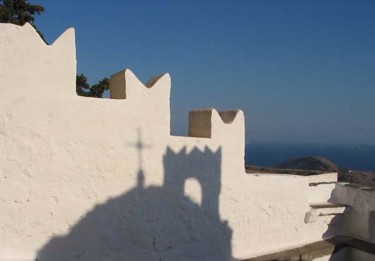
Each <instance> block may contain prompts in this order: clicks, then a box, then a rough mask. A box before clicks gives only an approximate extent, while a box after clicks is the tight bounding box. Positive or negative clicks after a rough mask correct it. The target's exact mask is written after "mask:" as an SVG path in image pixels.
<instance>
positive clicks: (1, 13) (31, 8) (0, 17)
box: [0, 0, 44, 40]
mask: <svg viewBox="0 0 375 261" xmlns="http://www.w3.org/2000/svg"><path fill="white" fill-rule="evenodd" d="M43 12H44V7H43V6H41V5H33V4H30V3H29V2H28V1H27V0H0V23H12V24H17V25H24V24H25V23H30V24H31V25H32V26H33V27H34V28H35V29H36V30H37V32H38V33H39V35H40V36H41V37H42V39H43V40H44V37H43V34H42V33H41V32H40V31H39V30H38V29H37V28H36V26H35V23H34V19H35V15H40V14H41V13H43Z"/></svg>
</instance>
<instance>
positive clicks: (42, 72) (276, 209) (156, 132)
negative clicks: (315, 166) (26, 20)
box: [0, 24, 372, 261]
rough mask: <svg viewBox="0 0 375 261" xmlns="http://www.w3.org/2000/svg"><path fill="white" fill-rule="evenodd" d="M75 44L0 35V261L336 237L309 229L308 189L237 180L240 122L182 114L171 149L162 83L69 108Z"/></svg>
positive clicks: (234, 248)
mask: <svg viewBox="0 0 375 261" xmlns="http://www.w3.org/2000/svg"><path fill="white" fill-rule="evenodd" d="M74 37H75V36H74V30H73V29H68V30H67V31H65V32H64V33H63V34H62V35H61V36H60V37H59V38H58V39H57V40H56V41H55V42H54V43H53V44H52V45H46V44H45V43H44V42H43V41H42V40H41V39H40V37H39V35H38V34H37V32H36V31H35V30H34V28H32V26H30V25H29V24H26V25H24V26H16V25H11V24H0V91H1V95H0V213H1V215H0V246H1V248H0V260H15V259H22V260H35V259H38V260H56V258H57V257H58V258H60V259H64V258H65V259H67V260H72V259H75V258H79V259H80V260H95V259H100V260H108V259H112V260H202V261H203V260H205V261H207V260H215V261H217V260H222V261H227V260H233V259H245V258H248V257H254V256H258V255H261V254H269V253H274V252H277V251H280V250H285V249H290V248H293V247H296V246H298V245H302V244H308V243H311V242H316V241H319V240H321V239H322V238H327V237H330V236H332V235H334V233H335V232H334V231H336V230H335V229H336V226H335V224H334V223H332V222H331V221H332V220H333V218H335V217H336V216H328V217H324V218H320V217H318V218H316V220H315V219H314V222H305V215H306V213H307V212H309V211H310V203H311V202H310V201H311V200H310V199H311V198H316V197H312V196H311V195H309V193H310V192H309V188H310V187H309V178H308V177H303V176H295V175H285V176H283V175H260V174H259V175H258V174H254V175H248V174H246V172H245V166H244V145H245V130H244V114H243V112H242V111H240V110H233V111H224V112H218V111H216V110H215V109H203V110H195V111H192V112H191V113H190V115H189V136H188V137H177V136H171V135H170V104H169V99H170V88H171V79H170V76H169V74H164V75H161V76H157V77H154V78H153V79H151V80H150V81H149V82H148V83H147V84H143V83H141V82H140V81H139V80H138V79H137V77H136V76H135V75H134V74H133V73H132V72H131V71H130V70H128V69H126V70H122V71H120V72H118V73H115V74H114V75H112V77H111V79H110V89H111V99H92V98H86V97H80V96H77V94H76V91H75V78H76V56H75V40H74ZM322 179H324V178H322ZM322 179H317V180H319V182H323V181H324V180H322ZM330 181H331V180H330ZM319 189H322V188H318V187H316V188H315V187H314V193H318V192H317V191H318V190H319ZM322 190H323V189H322ZM324 193H326V194H324V196H327V198H328V197H329V196H330V195H328V194H330V193H332V190H329V189H327V188H326V187H325V188H324ZM314 195H315V194H314ZM337 195H339V193H338V194H337ZM340 197H341V196H340ZM319 198H323V197H319ZM341 198H342V197H341ZM371 210H372V208H371ZM348 222H349V221H348Z"/></svg>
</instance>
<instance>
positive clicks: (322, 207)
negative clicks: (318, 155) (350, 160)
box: [305, 173, 349, 225]
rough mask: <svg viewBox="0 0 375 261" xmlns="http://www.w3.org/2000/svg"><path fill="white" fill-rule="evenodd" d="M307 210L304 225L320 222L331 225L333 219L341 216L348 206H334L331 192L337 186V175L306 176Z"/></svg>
mask: <svg viewBox="0 0 375 261" xmlns="http://www.w3.org/2000/svg"><path fill="white" fill-rule="evenodd" d="M308 180H309V191H308V193H309V210H308V211H307V212H306V214H305V223H312V222H315V221H317V220H321V221H323V222H324V223H326V224H328V225H332V224H333V223H335V222H334V218H335V217H336V216H338V215H341V214H343V213H344V212H345V210H347V211H348V210H349V206H345V205H342V204H336V203H335V199H334V197H332V192H333V190H334V189H335V186H336V184H337V173H326V174H320V175H311V176H308Z"/></svg>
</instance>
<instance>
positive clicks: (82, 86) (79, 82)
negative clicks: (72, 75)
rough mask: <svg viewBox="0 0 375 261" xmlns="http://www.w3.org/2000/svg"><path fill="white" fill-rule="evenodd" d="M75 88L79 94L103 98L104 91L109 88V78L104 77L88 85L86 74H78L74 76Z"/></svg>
mask: <svg viewBox="0 0 375 261" xmlns="http://www.w3.org/2000/svg"><path fill="white" fill-rule="evenodd" d="M76 90H77V94H78V95H79V96H85V97H96V98H103V93H104V91H107V90H109V79H108V78H104V79H102V80H100V81H99V82H98V83H96V84H94V85H92V86H90V85H89V84H88V83H87V78H86V76H85V75H83V74H80V75H77V77H76Z"/></svg>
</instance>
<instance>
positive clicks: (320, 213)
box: [305, 202, 348, 224]
mask: <svg viewBox="0 0 375 261" xmlns="http://www.w3.org/2000/svg"><path fill="white" fill-rule="evenodd" d="M347 208H348V206H345V205H341V204H332V203H328V202H319V203H310V210H309V211H307V212H306V213H305V223H312V222H315V221H317V220H318V219H319V220H323V221H324V223H326V224H331V223H332V222H331V221H332V219H333V218H334V217H335V216H337V215H341V214H343V213H344V211H345V210H346V209H347Z"/></svg>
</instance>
